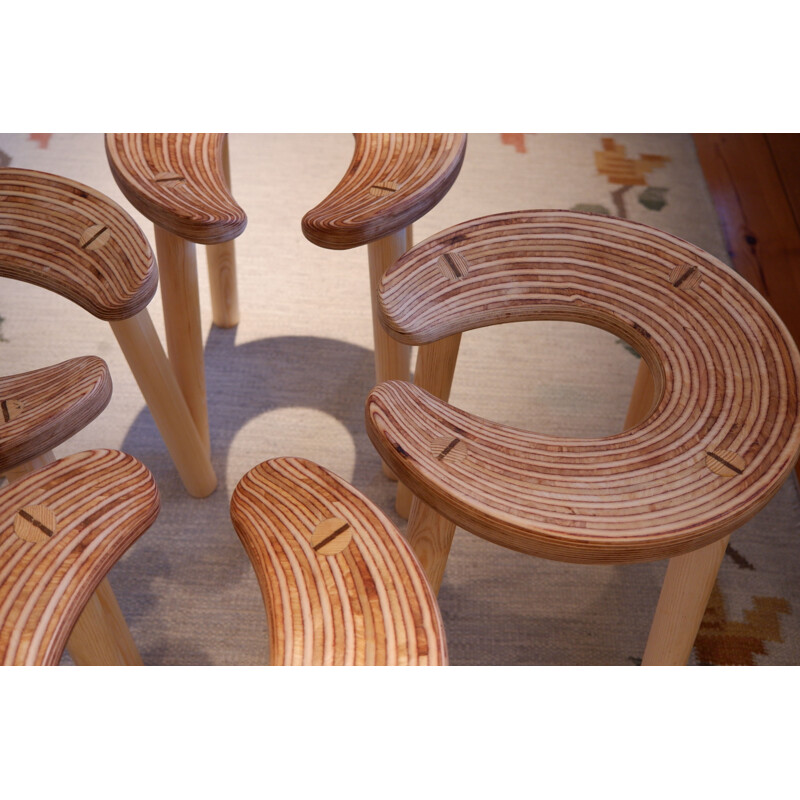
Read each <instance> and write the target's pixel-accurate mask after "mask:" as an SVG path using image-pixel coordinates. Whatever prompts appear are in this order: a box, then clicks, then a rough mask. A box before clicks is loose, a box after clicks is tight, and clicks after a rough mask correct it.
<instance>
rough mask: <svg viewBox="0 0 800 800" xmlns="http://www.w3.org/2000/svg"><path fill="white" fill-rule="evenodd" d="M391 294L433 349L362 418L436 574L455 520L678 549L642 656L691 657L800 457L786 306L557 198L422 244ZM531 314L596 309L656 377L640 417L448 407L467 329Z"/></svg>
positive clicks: (499, 530) (391, 278)
mask: <svg viewBox="0 0 800 800" xmlns="http://www.w3.org/2000/svg"><path fill="white" fill-rule="evenodd" d="M380 303H381V311H382V313H383V315H384V324H385V325H386V326H387V330H389V331H390V332H391V334H392V335H393V336H395V337H397V338H398V339H399V340H400V341H402V342H405V343H408V344H417V345H421V347H420V352H419V355H418V369H417V376H416V377H417V379H418V380H417V383H418V385H412V384H409V383H402V382H388V383H385V384H382V385H379V386H377V387H376V388H375V389H374V390H373V391H372V392H371V394H370V395H369V398H368V400H367V407H366V415H367V429H368V433H369V436H370V439H371V440H372V442H373V443H374V445H375V447H376V448H377V450H378V452H379V453H380V454H381V456H382V457H383V458H384V459H385V461H386V462H387V463H388V465H389V466H390V467H391V469H392V470H394V471H395V472H396V474H397V476H398V478H399V479H400V480H401V481H403V482H404V483H406V484H407V485H408V486H409V487H410V489H411V490H412V492H413V493H414V495H415V499H414V502H413V504H412V508H411V515H410V517H409V527H408V534H407V535H408V538H409V541H410V543H411V545H412V547H413V548H414V550H415V552H416V553H417V555H418V557H419V558H420V561H421V563H422V564H423V566H424V567H425V569H426V572H427V574H428V575H429V577H430V579H431V583H432V584H433V586H434V588H435V589H437V590H438V587H439V584H440V582H441V579H442V574H443V571H444V565H445V561H446V558H447V553H448V551H449V547H450V542H451V540H452V536H453V532H454V527H455V525H459V526H461V527H462V528H464V529H466V530H467V531H470V532H472V533H474V534H477V535H478V536H481V537H484V538H486V539H488V540H489V541H492V542H495V543H497V544H499V545H501V546H503V547H507V548H511V549H513V550H518V551H520V552H523V553H528V554H531V555H535V556H541V557H543V558H549V559H555V560H562V561H569V562H578V563H586V564H624V563H633V562H642V561H652V560H657V559H664V558H668V559H670V563H669V567H668V570H667V575H666V578H665V582H664V586H663V588H662V592H661V596H660V599H659V603H658V607H657V610H656V614H655V618H654V621H653V625H652V627H651V631H650V636H649V639H648V642H647V647H646V649H645V653H644V661H643V663H645V664H685V663H686V662H687V661H688V658H689V655H690V654H691V649H692V645H693V642H694V639H695V636H696V633H697V630H698V628H699V625H700V621H701V619H702V615H703V612H704V610H705V607H706V604H707V602H708V597H709V595H710V592H711V589H712V587H713V584H714V580H715V578H716V574H717V571H718V568H719V564H720V562H721V559H722V557H723V554H724V552H725V548H726V545H727V541H728V537H729V536H730V534H731V532H732V531H734V530H736V529H737V528H738V527H739V526H740V525H742V523H744V522H745V521H746V520H748V519H749V518H751V517H752V516H753V515H754V514H756V512H757V511H759V510H760V509H761V508H763V507H764V506H765V505H766V503H767V502H768V501H769V500H770V498H772V497H773V496H774V494H775V493H776V492H777V490H778V488H779V487H780V486H781V484H782V483H783V482H784V480H785V479H786V478H787V476H788V475H789V474H790V472H791V470H792V467H793V465H794V463H795V461H796V459H797V455H798V447H800V419H799V418H798V416H799V415H798V391H799V390H800V378H799V377H798V376H799V374H800V356H799V355H798V351H797V348H796V346H795V344H794V342H793V340H792V338H791V336H790V335H789V334H788V332H787V330H786V328H785V326H784V325H783V323H782V322H781V320H780V319H779V318H778V316H777V315H776V314H775V312H774V311H773V310H772V309H771V308H770V307H769V306H768V305H767V303H766V302H765V301H764V300H763V298H762V297H761V296H760V295H759V294H758V293H757V292H756V291H755V290H754V289H753V288H752V287H751V286H750V285H749V284H748V283H746V282H745V281H744V280H743V279H742V278H740V277H739V276H738V275H737V274H735V273H734V272H733V271H732V270H731V269H729V268H728V267H726V266H725V265H724V264H722V262H720V261H718V260H717V259H715V258H713V257H712V256H710V255H709V254H707V253H705V252H704V251H703V250H701V249H700V248H698V247H695V246H694V245H692V244H689V243H688V242H685V241H683V240H681V239H679V238H677V237H675V236H672V235H670V234H667V233H663V232H661V231H658V230H655V229H653V228H650V227H648V226H645V225H641V224H637V223H634V222H629V221H625V220H619V219H613V218H609V217H604V216H599V215H591V214H582V213H577V212H562V211H520V212H514V213H507V214H497V215H493V216H488V217H483V218H480V219H476V220H472V221H470V222H466V223H464V224H461V225H457V226H455V227H452V228H450V229H448V230H446V231H444V232H442V233H441V234H439V235H437V236H435V237H433V238H431V239H428V240H427V241H425V242H423V243H421V244H420V245H418V246H417V247H415V248H414V249H413V250H412V251H410V252H409V253H407V254H406V255H405V256H404V257H403V258H401V259H400V260H399V261H398V262H397V263H396V264H395V265H394V267H392V268H391V269H390V270H389V271H388V273H387V274H386V276H385V277H384V279H383V282H382V285H381V291H380ZM520 320H566V321H570V322H580V323H585V324H588V325H592V326H595V327H598V328H601V329H603V330H606V331H609V332H611V333H613V334H614V335H616V336H618V337H620V338H622V339H623V340H625V341H627V342H628V343H629V344H631V345H632V346H633V347H634V348H635V349H636V350H637V351H638V352H639V353H640V354H641V356H642V358H643V359H644V361H645V363H646V364H647V366H648V368H649V371H650V373H651V374H652V376H653V382H654V395H653V402H652V404H651V405H650V407H649V408H648V409H647V411H646V412H645V414H644V415H643V418H642V419H641V420H640V421H639V422H638V424H636V425H634V426H633V427H631V428H630V429H628V430H625V431H623V432H622V433H619V434H616V435H614V436H607V437H602V438H594V439H571V438H557V437H553V436H544V435H540V434H536V433H532V432H529V431H524V430H518V429H514V428H511V427H507V426H504V425H499V424H496V423H493V422H491V421H488V420H485V419H481V418H479V417H477V416H475V415H472V414H468V413H466V412H464V411H461V410H459V409H457V408H455V407H453V406H451V405H450V404H448V403H447V402H445V399H446V395H447V392H448V391H449V381H450V379H451V378H452V367H453V366H454V364H455V357H456V353H457V349H458V339H459V336H460V333H461V332H462V331H467V330H471V329H474V328H479V327H482V326H486V325H493V324H498V323H502V322H514V321H520ZM436 395H438V397H437V396H436ZM443 398H444V399H443Z"/></svg>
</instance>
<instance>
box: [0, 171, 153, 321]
mask: <svg viewBox="0 0 800 800" xmlns="http://www.w3.org/2000/svg"><path fill="white" fill-rule="evenodd" d="M0 208H1V209H2V215H3V225H2V228H1V229H0V276H2V277H4V278H14V279H15V280H20V281H25V282H26V283H33V284H36V285H37V286H42V287H44V288H45V289H49V290H50V291H52V292H56V293H57V294H60V295H62V296H63V297H66V298H67V299H69V300H71V301H72V302H73V303H77V304H78V305H79V306H81V308H84V309H86V310H87V311H88V312H89V313H90V314H93V315H94V316H96V317H99V318H100V319H102V320H106V321H107V322H111V321H116V320H124V319H129V318H130V317H133V316H135V315H136V314H138V313H139V312H140V311H143V310H144V309H145V308H146V306H147V304H148V303H149V302H150V300H151V299H152V297H153V295H154V294H155V291H156V287H157V285H158V271H157V269H156V265H155V259H154V258H153V252H152V250H151V249H150V245H149V244H148V243H147V239H145V237H144V234H143V233H142V231H141V229H140V228H139V227H138V225H136V223H135V222H134V221H133V219H131V217H130V216H129V215H128V214H127V213H126V212H125V211H123V210H122V209H121V208H120V207H119V206H118V205H117V204H116V203H115V202H114V201H113V200H110V199H109V198H107V197H106V196H105V195H103V194H101V193H100V192H97V191H95V190H94V189H91V188H90V187H88V186H84V185H83V184H81V183H77V182H75V181H72V180H69V179H68V178H61V177H59V176H56V175H50V174H49V173H45V172H35V171H33V170H27V169H16V168H13V167H6V168H0Z"/></svg>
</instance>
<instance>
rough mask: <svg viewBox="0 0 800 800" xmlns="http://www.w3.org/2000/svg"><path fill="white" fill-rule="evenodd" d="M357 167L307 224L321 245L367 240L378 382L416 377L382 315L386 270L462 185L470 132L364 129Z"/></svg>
mask: <svg viewBox="0 0 800 800" xmlns="http://www.w3.org/2000/svg"><path fill="white" fill-rule="evenodd" d="M354 136H355V152H354V153H353V159H352V161H351V162H350V166H349V167H348V168H347V172H346V173H345V175H344V177H343V178H342V179H341V181H339V183H338V184H337V186H336V188H335V189H334V190H333V191H332V192H331V193H330V194H329V195H328V196H327V197H326V198H325V199H324V200H323V201H322V202H321V203H320V204H319V205H317V206H315V207H314V208H312V209H311V211H309V212H308V213H307V214H306V215H305V216H304V217H303V222H302V227H303V234H304V235H305V237H306V238H307V239H308V240H309V241H310V242H313V243H314V244H316V245H319V246H320V247H327V248H329V249H330V250H347V249H349V248H351V247H360V246H361V245H364V244H365V245H367V253H368V256H369V275H370V288H371V297H372V323H373V334H374V340H375V376H376V381H377V382H381V381H386V380H392V379H398V380H408V377H409V369H410V359H411V349H410V348H409V347H407V346H405V345H403V344H401V343H400V342H398V341H396V340H394V339H392V338H391V337H389V336H387V335H386V332H385V331H384V330H383V328H382V327H381V324H380V321H379V316H378V308H377V302H378V299H377V298H378V285H379V284H380V280H381V276H382V275H383V273H384V272H385V271H386V270H387V269H388V268H389V267H390V266H391V265H392V264H393V263H394V262H395V261H396V260H397V259H398V258H399V257H400V256H401V255H402V254H403V253H404V252H405V251H406V250H407V249H408V248H409V247H411V238H412V225H413V223H414V222H416V221H417V220H418V219H420V217H422V216H424V215H425V214H427V213H428V211H430V210H431V209H432V208H433V207H434V206H435V205H436V204H437V203H438V202H439V201H440V200H441V199H442V198H443V197H444V196H445V195H446V194H447V192H448V191H449V190H450V187H451V186H452V185H453V183H455V180H456V178H457V177H458V173H459V172H460V170H461V164H462V162H463V161H464V153H465V152H466V147H467V135H466V134H465V133H356V134H354Z"/></svg>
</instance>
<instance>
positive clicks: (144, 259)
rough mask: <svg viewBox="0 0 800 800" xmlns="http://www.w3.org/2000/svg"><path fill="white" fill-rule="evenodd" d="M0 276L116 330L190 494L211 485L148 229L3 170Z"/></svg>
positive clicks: (112, 206)
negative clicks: (162, 313)
mask: <svg viewBox="0 0 800 800" xmlns="http://www.w3.org/2000/svg"><path fill="white" fill-rule="evenodd" d="M0 205H1V206H2V210H3V215H4V222H3V225H2V226H0V277H5V278H13V279H16V280H21V281H25V282H27V283H32V284H35V285H37V286H41V287H43V288H45V289H49V290H50V291H53V292H56V293H57V294H60V295H62V296H64V297H66V298H67V299H69V300H71V301H73V302H74V303H77V304H78V305H79V306H81V308H84V309H85V310H86V311H88V312H89V313H91V314H93V315H94V316H95V317H98V318H99V319H102V320H106V321H107V322H108V323H109V324H110V325H111V329H112V330H113V332H114V335H115V337H116V339H117V341H118V342H119V344H120V347H121V348H122V352H123V353H124V355H125V358H126V359H127V361H128V364H129V366H130V368H131V371H132V372H133V374H134V377H135V378H136V382H137V383H138V385H139V388H140V389H141V392H142V394H143V395H144V399H145V401H146V403H147V405H148V407H149V409H150V413H151V414H152V415H153V419H154V420H155V423H156V425H157V426H158V429H159V431H160V432H161V436H162V438H163V439H164V442H165V444H166V446H167V449H168V450H169V453H170V455H171V457H172V460H173V461H174V463H175V466H176V467H177V469H178V472H179V474H180V476H181V480H182V481H183V483H184V486H185V487H186V489H187V491H188V492H189V493H190V494H191V495H194V496H195V497H205V496H206V495H208V494H211V492H213V491H214V489H215V487H216V485H217V478H216V476H215V474H214V470H213V467H212V466H211V460H210V458H209V453H208V447H207V446H206V445H205V444H204V442H203V441H202V440H201V438H200V435H199V433H198V431H197V428H196V426H195V424H194V422H193V420H192V417H191V415H190V413H189V408H188V406H187V405H186V401H185V400H184V398H183V395H182V394H181V390H180V388H179V387H178V383H177V381H176V380H175V375H174V373H173V372H172V369H171V368H170V364H169V362H168V361H167V357H166V354H165V353H164V349H163V348H162V346H161V342H160V341H159V339H158V335H157V334H156V331H155V328H154V327H153V323H152V320H151V319H150V315H149V314H148V312H147V304H148V303H149V302H150V300H151V299H152V297H153V295H154V294H155V291H156V287H157V283H158V272H157V269H156V265H155V260H154V258H153V253H152V251H151V249H150V246H149V245H148V243H147V240H146V239H145V237H144V234H143V233H142V231H141V230H140V229H139V227H138V226H137V225H136V223H135V222H134V221H133V220H132V219H131V217H130V216H129V215H128V214H127V213H126V212H125V211H123V210H122V209H121V208H120V207H119V206H118V205H117V204H116V203H114V202H113V201H112V200H110V199H109V198H107V197H105V196H104V195H102V194H101V193H100V192H97V191H95V190H94V189H91V188H89V187H88V186H84V185H83V184H80V183H76V182H75V181H71V180H69V179H67V178H61V177H58V176H56V175H50V174H48V173H45V172H36V171H33V170H24V169H14V168H11V167H7V168H4V169H0Z"/></svg>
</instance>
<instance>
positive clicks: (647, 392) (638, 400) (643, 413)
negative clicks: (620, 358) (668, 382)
mask: <svg viewBox="0 0 800 800" xmlns="http://www.w3.org/2000/svg"><path fill="white" fill-rule="evenodd" d="M655 396H656V386H655V383H654V381H653V376H652V374H651V372H650V369H649V367H648V366H647V364H646V363H645V361H644V359H643V358H642V359H640V360H639V371H638V372H637V373H636V381H635V383H634V384H633V394H632V395H631V401H630V405H629V406H628V414H627V416H626V417H625V425H624V427H623V430H627V429H628V428H632V427H633V426H634V425H638V424H639V423H640V422H642V421H643V420H644V419H645V418H646V417H647V415H648V414H649V413H650V412H651V411H652V409H653V401H654V400H655Z"/></svg>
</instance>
